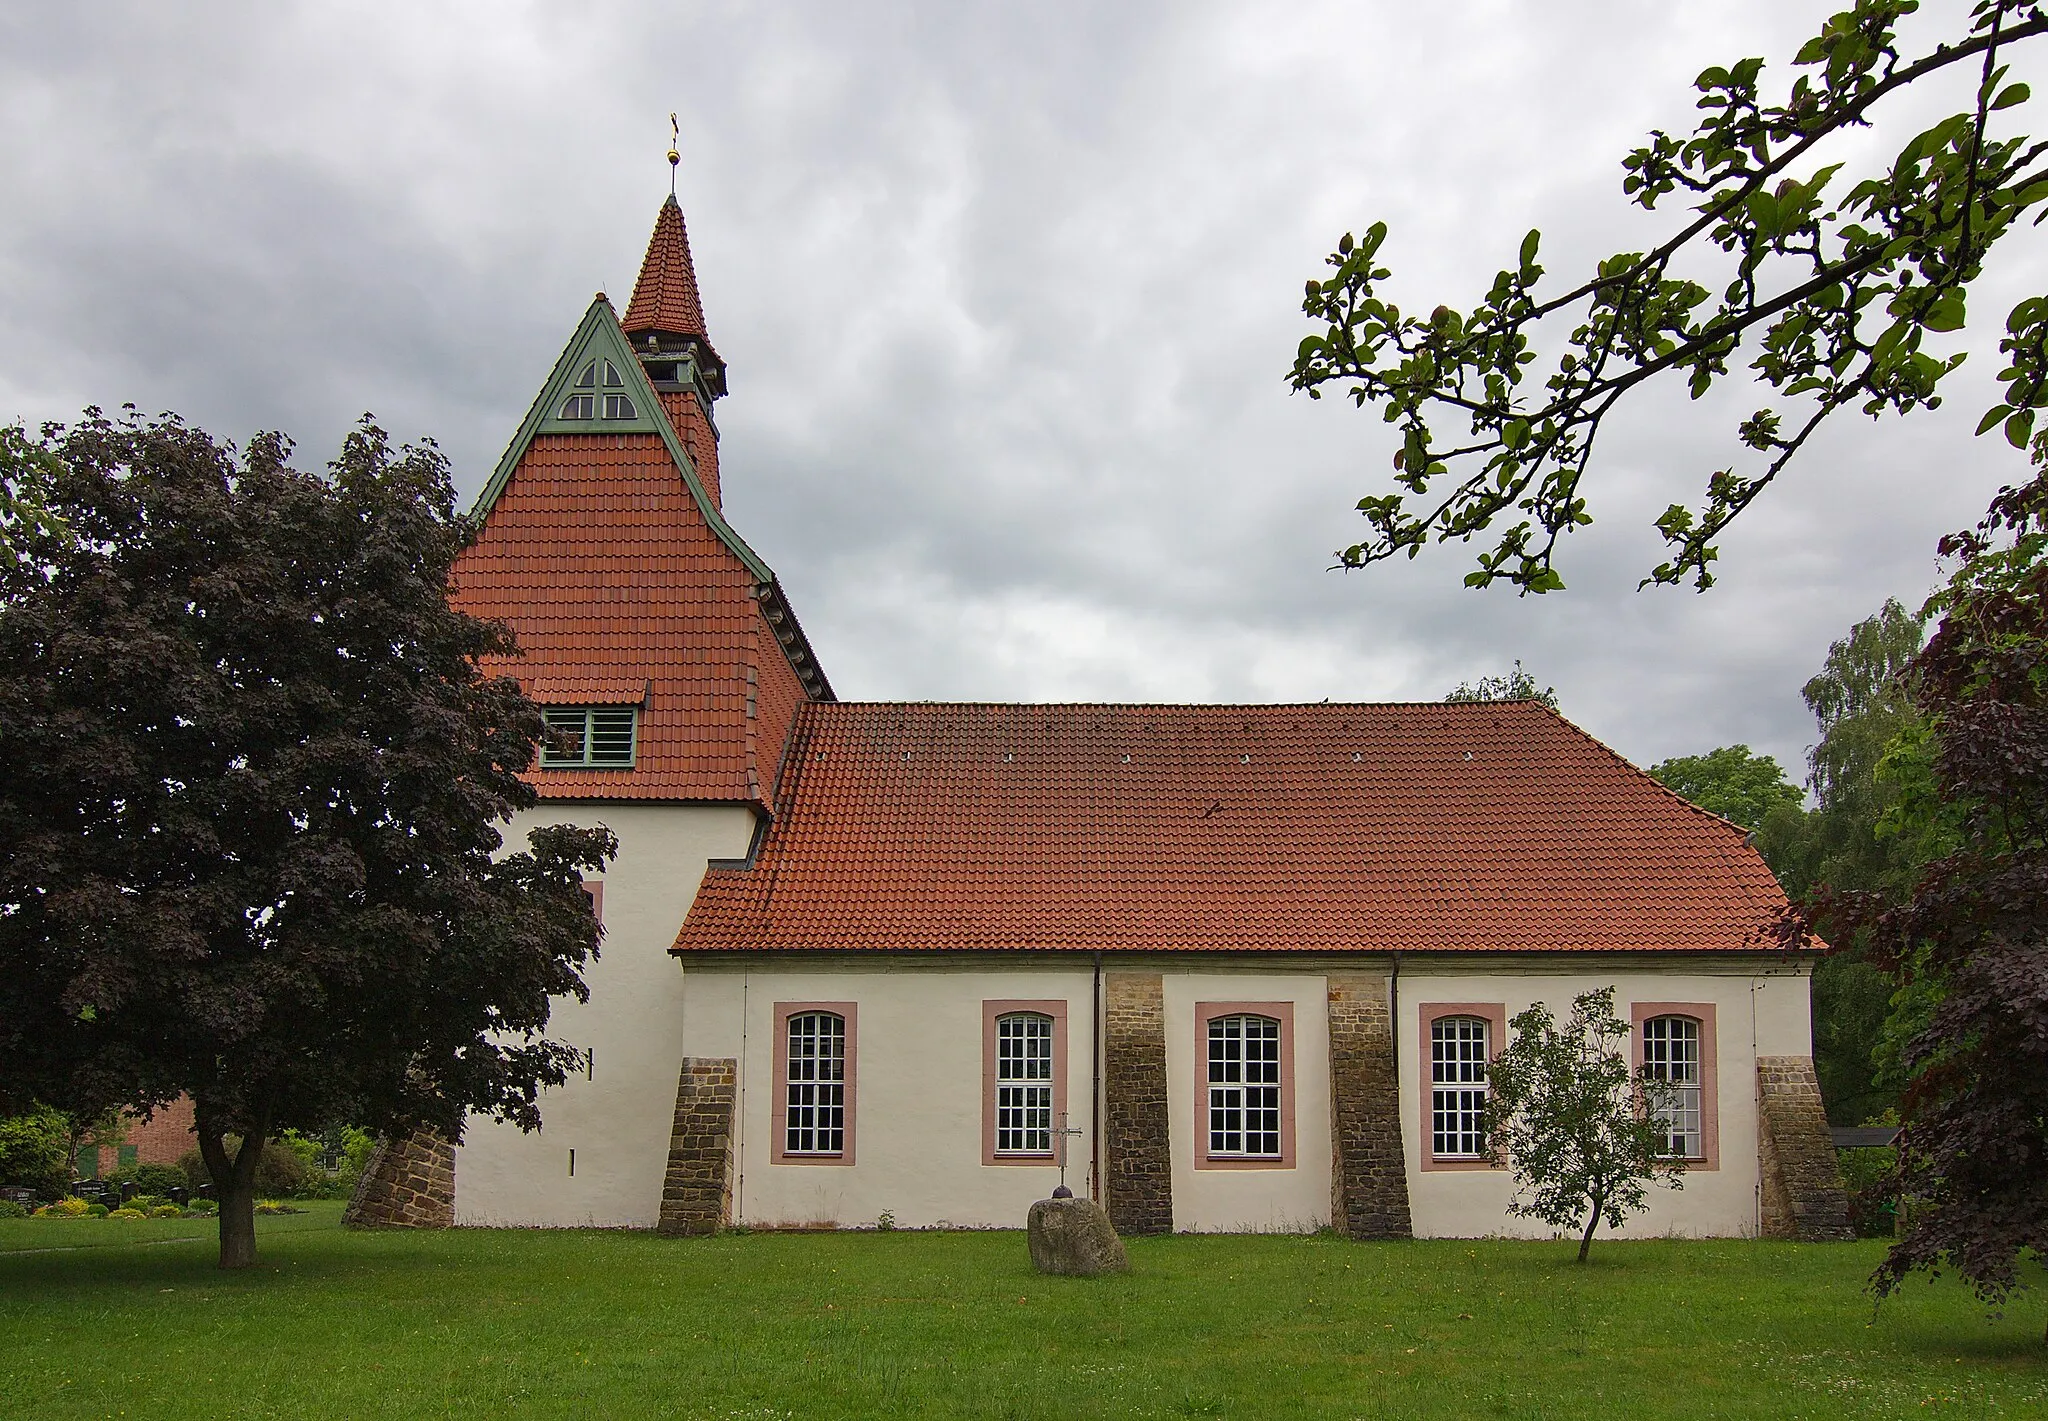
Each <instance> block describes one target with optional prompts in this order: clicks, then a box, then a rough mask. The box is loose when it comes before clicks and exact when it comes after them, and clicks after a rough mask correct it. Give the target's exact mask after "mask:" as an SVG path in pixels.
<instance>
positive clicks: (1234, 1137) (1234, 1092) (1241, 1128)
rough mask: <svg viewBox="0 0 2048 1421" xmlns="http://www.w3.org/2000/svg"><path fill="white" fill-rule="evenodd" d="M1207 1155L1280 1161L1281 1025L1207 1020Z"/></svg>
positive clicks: (1236, 1018)
mask: <svg viewBox="0 0 2048 1421" xmlns="http://www.w3.org/2000/svg"><path fill="white" fill-rule="evenodd" d="M1209 1154H1210V1157H1211V1158H1216V1157H1225V1158H1236V1159H1279V1158H1280V1157H1281V1148H1280V1023H1279V1022H1278V1021H1277V1020H1275V1019H1274V1018H1273V1017H1270V1016H1254V1015H1252V1014H1250V1013H1248V1012H1246V1013H1238V1014H1234V1015H1230V1016H1214V1017H1211V1018H1209Z"/></svg>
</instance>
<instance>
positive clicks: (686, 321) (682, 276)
mask: <svg viewBox="0 0 2048 1421" xmlns="http://www.w3.org/2000/svg"><path fill="white" fill-rule="evenodd" d="M624 324H625V328H626V329H627V330H628V331H629V332H636V333H637V332H639V331H660V332H662V333H663V334H665V335H677V336H697V337H699V338H700V339H702V338H704V337H706V335H707V332H706V331H705V329H704V302H703V300H702V299H701V298H700V297H699V296H698V295H697V267H696V264H695V263H693V262H692V261H691V260H690V234H689V232H688V231H687V230H686V229H685V228H684V226H683V209H682V205H681V204H680V203H678V202H677V201H676V199H675V195H674V194H673V193H671V194H670V195H669V199H668V201H667V202H664V203H663V204H662V205H661V213H660V215H659V216H657V217H656V218H655V219H654V235H653V236H652V237H650V238H648V240H647V255H646V256H645V257H644V258H642V259H641V262H640V279H639V280H638V281H636V282H635V283H633V299H632V300H631V301H630V302H629V303H627V306H626V319H625V323H624Z"/></svg>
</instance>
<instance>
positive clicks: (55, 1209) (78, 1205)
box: [36, 1194, 105, 1219]
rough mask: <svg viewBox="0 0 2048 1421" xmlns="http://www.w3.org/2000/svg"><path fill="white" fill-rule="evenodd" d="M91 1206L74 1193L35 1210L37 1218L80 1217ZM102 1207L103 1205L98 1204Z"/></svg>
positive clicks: (82, 1216)
mask: <svg viewBox="0 0 2048 1421" xmlns="http://www.w3.org/2000/svg"><path fill="white" fill-rule="evenodd" d="M92 1207H93V1206H92V1205H90V1204H87V1203H86V1202H85V1200H83V1199H80V1198H78V1197H77V1196H76V1195H72V1194H67V1195H65V1196H64V1197H63V1198H62V1199H59V1200H58V1201H57V1202H56V1203H54V1204H45V1205H43V1207H42V1208H40V1209H38V1210H36V1217H37V1218H39V1219H82V1218H84V1217H85V1216H86V1213H87V1212H88V1211H89V1210H90V1209H91V1208H92ZM100 1207H101V1208H104V1207H105V1206H104V1205H102V1206H100Z"/></svg>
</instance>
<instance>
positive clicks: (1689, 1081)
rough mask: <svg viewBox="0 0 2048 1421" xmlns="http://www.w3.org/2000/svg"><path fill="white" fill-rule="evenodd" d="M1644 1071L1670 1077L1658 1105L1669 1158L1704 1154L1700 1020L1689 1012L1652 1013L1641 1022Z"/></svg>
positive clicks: (1657, 1077) (1652, 1075) (1655, 1077)
mask: <svg viewBox="0 0 2048 1421" xmlns="http://www.w3.org/2000/svg"><path fill="white" fill-rule="evenodd" d="M1643 1073H1644V1074H1645V1075H1647V1076H1648V1077H1649V1078H1650V1079H1652V1080H1659V1081H1669V1082H1670V1083H1671V1085H1672V1087H1673V1093H1672V1097H1671V1099H1669V1100H1667V1101H1665V1102H1663V1103H1662V1104H1661V1105H1659V1107H1658V1109H1657V1116H1658V1118H1659V1119H1660V1120H1662V1121H1663V1122H1664V1150H1663V1154H1664V1155H1665V1157H1666V1158H1668V1159H1700V1158H1702V1157H1703V1156H1704V1155H1705V1152H1706V1151H1705V1146H1704V1139H1703V1129H1702V1120H1703V1116H1702V1111H1701V1099H1700V1096H1701V1091H1700V1082H1701V1072H1700V1024H1699V1022H1698V1021H1697V1020H1695V1019H1694V1018H1692V1017H1689V1016H1653V1017H1651V1018H1649V1019H1648V1020H1647V1021H1645V1022H1644V1023H1643Z"/></svg>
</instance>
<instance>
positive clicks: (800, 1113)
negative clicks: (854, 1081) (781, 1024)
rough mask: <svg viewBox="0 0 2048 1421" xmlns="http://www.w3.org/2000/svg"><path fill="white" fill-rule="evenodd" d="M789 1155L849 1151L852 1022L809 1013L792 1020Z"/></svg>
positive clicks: (786, 1141) (787, 1123) (786, 1148)
mask: <svg viewBox="0 0 2048 1421" xmlns="http://www.w3.org/2000/svg"><path fill="white" fill-rule="evenodd" d="M787 1046H788V1051H789V1055H788V1066H789V1075H788V1078H787V1079H788V1082H789V1085H788V1092H789V1094H788V1098H787V1100H786V1101H785V1107H786V1110H787V1116H786V1120H785V1135H784V1139H783V1144H782V1150H783V1153H784V1154H790V1155H836V1154H843V1153H845V1150H846V1018H844V1017H842V1016H840V1015H839V1014H838V1013H836V1012H827V1011H814V1012H804V1013H802V1014H800V1015H797V1016H792V1017H791V1018H790V1019H789V1040H788V1043H787Z"/></svg>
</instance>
